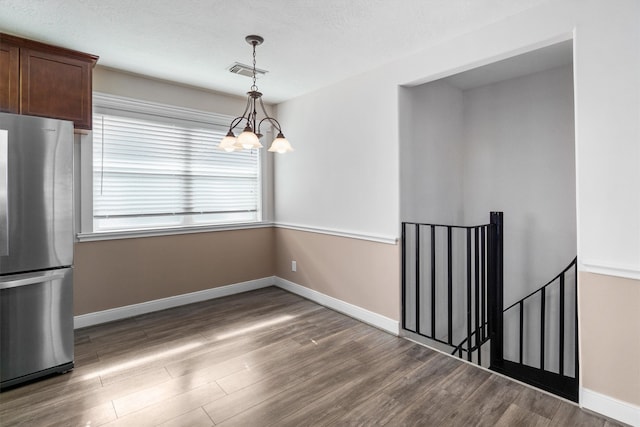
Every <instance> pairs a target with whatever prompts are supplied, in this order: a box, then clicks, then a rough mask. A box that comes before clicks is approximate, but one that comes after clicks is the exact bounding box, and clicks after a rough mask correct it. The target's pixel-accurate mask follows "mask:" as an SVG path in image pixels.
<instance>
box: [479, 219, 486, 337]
mask: <svg viewBox="0 0 640 427" xmlns="http://www.w3.org/2000/svg"><path fill="white" fill-rule="evenodd" d="M485 230H486V226H483V227H482V228H481V229H480V251H481V254H480V268H481V273H480V280H481V283H480V293H481V296H480V308H481V310H482V313H481V316H480V322H481V323H482V341H484V340H485V339H486V338H487V328H486V327H485V324H486V323H487V312H486V306H487V293H486V287H487V282H486V274H487V254H486V250H485Z"/></svg>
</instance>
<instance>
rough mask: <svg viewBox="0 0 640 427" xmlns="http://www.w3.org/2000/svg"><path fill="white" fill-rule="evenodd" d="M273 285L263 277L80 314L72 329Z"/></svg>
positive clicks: (272, 282) (271, 279)
mask: <svg viewBox="0 0 640 427" xmlns="http://www.w3.org/2000/svg"><path fill="white" fill-rule="evenodd" d="M274 284H275V278H274V277H273V276H271V277H264V278H262V279H256V280H249V281H248V282H241V283H234V284H232V285H227V286H220V287H217V288H211V289H205V290H203V291H198V292H191V293H188V294H182V295H176V296H173V297H168V298H162V299H157V300H153V301H146V302H142V303H140V304H132V305H127V306H124V307H117V308H112V309H109V310H104V311H97V312H94V313H88V314H81V315H79V316H75V317H74V319H73V327H74V328H75V329H78V328H84V327H87V326H92V325H98V324H100V323H107V322H113V321H114V320H120V319H126V318H127V317H133V316H138V315H140V314H146V313H151V312H153V311H159V310H164V309H166V308H172V307H178V306H180V305H185V304H191V303H194V302H200V301H206V300H209V299H214V298H221V297H226V296H229V295H234V294H239V293H242V292H247V291H253V290H255V289H260V288H266V287H268V286H273V285H274Z"/></svg>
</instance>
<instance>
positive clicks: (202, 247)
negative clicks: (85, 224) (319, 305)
mask: <svg viewBox="0 0 640 427" xmlns="http://www.w3.org/2000/svg"><path fill="white" fill-rule="evenodd" d="M273 233H274V232H273V229H272V228H258V229H248V230H237V231H218V232H210V233H194V234H182V235H175V236H162V237H145V238H135V239H119V240H107V241H95V242H83V243H76V245H75V274H74V306H75V309H74V311H75V315H80V314H86V313H92V312H96V311H101V310H106V309H111V308H116V307H121V306H126V305H130V304H137V303H141V302H145V301H151V300H155V299H159V298H166V297H171V296H175V295H181V294H186V293H189V292H195V291H200V290H205V289H210V288H215V287H218V286H223V285H229V284H233V283H239V282H244V281H247V280H253V279H260V278H263V277H270V276H273V275H274V271H273V266H274V265H275V256H274V250H273V242H274V239H273Z"/></svg>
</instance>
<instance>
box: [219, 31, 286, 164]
mask: <svg viewBox="0 0 640 427" xmlns="http://www.w3.org/2000/svg"><path fill="white" fill-rule="evenodd" d="M245 40H246V41H247V43H249V44H250V45H251V46H252V47H253V68H252V70H251V71H252V72H251V74H252V77H253V84H252V85H251V90H250V91H249V92H247V106H246V107H245V109H244V112H243V113H242V115H241V116H239V117H236V118H235V119H233V120H232V121H231V125H230V126H229V132H228V133H227V136H225V137H224V138H222V141H220V144H218V148H219V149H221V150H224V151H227V152H231V151H240V150H243V149H248V150H251V149H254V148H262V144H261V143H260V138H262V134H261V133H260V126H261V125H262V122H264V121H265V120H266V121H268V122H269V123H271V125H272V126H273V127H274V128H275V129H276V130H277V131H278V135H277V136H276V139H275V140H274V141H273V143H271V147H269V151H271V152H275V153H287V152H289V151H293V148H292V147H291V144H289V141H287V139H286V138H285V137H284V134H283V133H282V128H281V127H280V123H279V122H278V121H277V120H276V119H274V118H273V117H269V115H268V114H267V111H266V110H265V108H264V104H263V103H262V93H260V92H258V86H256V46H258V45H260V44H262V42H264V39H263V38H262V37H260V36H255V35H252V36H247V37H245ZM258 105H260V109H261V110H262V114H263V115H264V118H262V119H261V120H260V121H258V111H257V106H258ZM243 122H244V124H245V127H244V130H243V131H242V133H240V135H238V137H237V138H236V135H235V134H234V133H233V130H234V129H235V128H236V127H238V126H240V125H241V124H242V123H243Z"/></svg>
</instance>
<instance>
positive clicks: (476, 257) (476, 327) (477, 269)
mask: <svg viewBox="0 0 640 427" xmlns="http://www.w3.org/2000/svg"><path fill="white" fill-rule="evenodd" d="M473 231H474V232H473V234H474V235H473V247H474V254H473V258H474V264H475V265H474V269H475V274H476V275H475V301H474V303H475V310H474V311H475V313H474V317H475V321H476V324H475V325H474V327H473V331H474V333H475V334H476V339H475V342H476V348H477V350H478V365H482V360H481V356H480V342H481V341H480V339H481V338H482V337H481V336H480V265H479V264H480V241H479V236H480V230H478V228H477V227H476V228H474V230H473Z"/></svg>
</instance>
